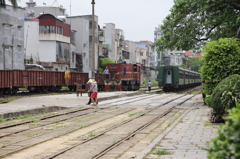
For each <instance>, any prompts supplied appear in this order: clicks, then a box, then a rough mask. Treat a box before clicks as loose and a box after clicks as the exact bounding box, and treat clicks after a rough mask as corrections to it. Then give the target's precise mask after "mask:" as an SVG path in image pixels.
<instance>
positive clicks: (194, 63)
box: [180, 57, 202, 72]
mask: <svg viewBox="0 0 240 159" xmlns="http://www.w3.org/2000/svg"><path fill="white" fill-rule="evenodd" d="M201 66H202V60H198V59H196V58H194V57H186V58H184V59H183V64H182V65H181V66H180V67H183V68H188V69H190V70H193V71H196V72H199V70H200V68H201Z"/></svg>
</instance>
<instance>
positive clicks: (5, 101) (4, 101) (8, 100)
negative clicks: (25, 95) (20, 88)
mask: <svg viewBox="0 0 240 159" xmlns="http://www.w3.org/2000/svg"><path fill="white" fill-rule="evenodd" d="M16 99H19V98H7V99H4V100H2V101H0V104H2V103H8V102H11V101H14V100H16Z"/></svg>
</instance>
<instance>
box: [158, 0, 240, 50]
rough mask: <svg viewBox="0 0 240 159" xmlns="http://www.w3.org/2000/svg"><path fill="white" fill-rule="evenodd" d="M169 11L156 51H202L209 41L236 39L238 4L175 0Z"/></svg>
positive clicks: (235, 1)
mask: <svg viewBox="0 0 240 159" xmlns="http://www.w3.org/2000/svg"><path fill="white" fill-rule="evenodd" d="M170 11H171V13H170V14H169V15H168V16H167V17H166V18H165V19H164V21H163V25H162V26H161V28H160V30H161V31H162V32H163V33H164V34H163V36H162V37H161V38H160V39H159V41H157V42H156V45H157V46H158V50H163V49H164V48H169V49H171V50H173V49H178V50H180V49H181V50H191V49H192V48H196V49H197V48H201V47H202V46H203V45H204V43H205V42H207V41H208V40H210V39H211V40H217V39H219V38H224V37H226V38H232V37H235V35H236V33H237V30H238V27H239V26H240V12H239V11H240V4H239V0H175V1H174V5H173V7H172V8H171V10H170Z"/></svg>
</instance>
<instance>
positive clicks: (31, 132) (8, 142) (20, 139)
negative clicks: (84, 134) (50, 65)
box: [0, 94, 153, 156]
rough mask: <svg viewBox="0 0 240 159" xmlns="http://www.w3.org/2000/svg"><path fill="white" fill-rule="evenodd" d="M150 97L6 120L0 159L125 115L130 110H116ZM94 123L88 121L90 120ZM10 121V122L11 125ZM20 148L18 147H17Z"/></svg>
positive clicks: (0, 140) (0, 130)
mask: <svg viewBox="0 0 240 159" xmlns="http://www.w3.org/2000/svg"><path fill="white" fill-rule="evenodd" d="M151 96H153V95H150V94H145V95H136V96H131V97H124V98H119V99H115V100H114V103H112V101H105V103H103V104H104V106H102V105H101V104H100V106H99V107H98V108H96V107H95V106H91V107H89V108H72V109H69V110H63V111H60V112H58V113H50V114H45V115H37V116H34V117H32V118H31V119H24V120H25V121H22V120H16V121H14V120H13V121H8V122H6V123H1V124H0V147H1V148H0V156H5V155H7V154H10V153H13V152H15V151H20V150H22V149H24V148H27V147H30V146H32V145H36V144H38V143H41V142H45V141H48V140H51V139H53V138H57V137H59V136H62V135H65V134H68V133H71V132H74V131H76V130H78V129H82V128H83V127H88V126H90V125H92V124H95V123H97V122H100V121H103V120H106V119H109V118H112V117H114V116H117V115H121V114H123V113H127V112H129V111H131V110H133V109H134V108H124V107H123V108H119V107H116V105H118V106H119V105H123V104H125V103H130V102H134V101H140V100H144V99H145V98H150V97H151ZM95 116H96V117H97V119H95V120H91V119H93V118H94V117H95ZM13 122H14V123H13ZM19 145H20V146H19Z"/></svg>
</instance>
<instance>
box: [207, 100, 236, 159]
mask: <svg viewBox="0 0 240 159" xmlns="http://www.w3.org/2000/svg"><path fill="white" fill-rule="evenodd" d="M225 119H226V122H225V124H222V125H221V126H220V128H219V130H218V136H217V137H215V138H213V139H211V141H209V142H208V146H209V148H208V149H206V150H207V151H208V158H209V159H220V158H221V159H224V158H226V159H229V158H231V159H238V158H240V144H239V143H240V131H239V128H240V104H239V103H236V108H233V109H231V110H229V114H228V116H227V117H225Z"/></svg>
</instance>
